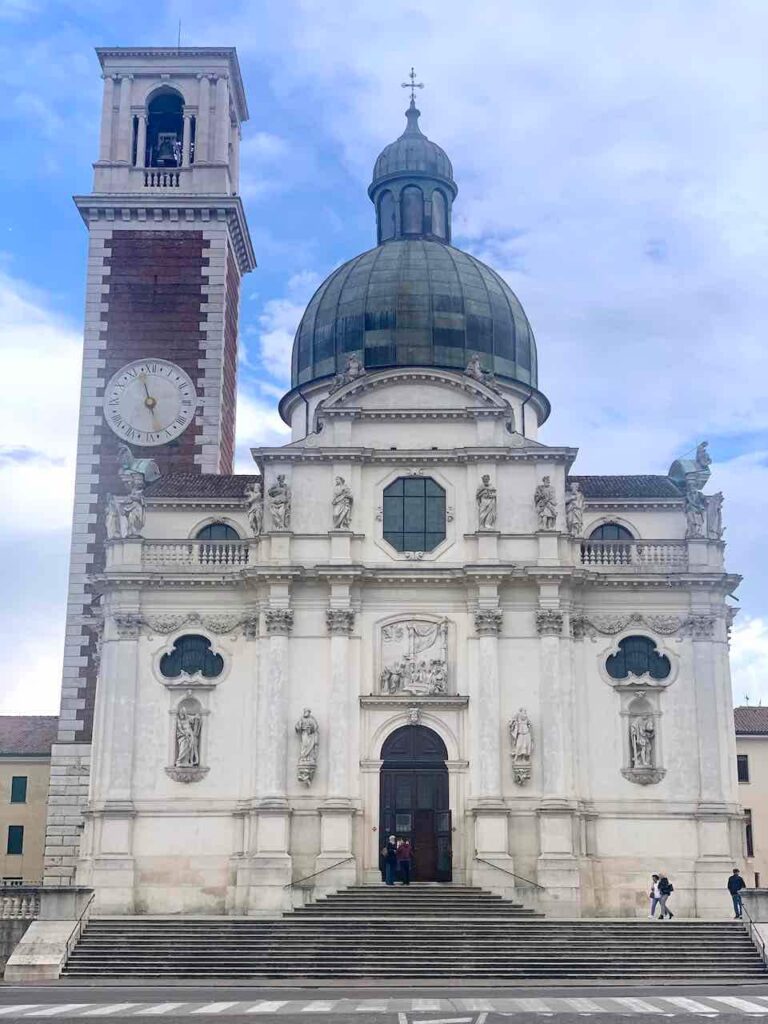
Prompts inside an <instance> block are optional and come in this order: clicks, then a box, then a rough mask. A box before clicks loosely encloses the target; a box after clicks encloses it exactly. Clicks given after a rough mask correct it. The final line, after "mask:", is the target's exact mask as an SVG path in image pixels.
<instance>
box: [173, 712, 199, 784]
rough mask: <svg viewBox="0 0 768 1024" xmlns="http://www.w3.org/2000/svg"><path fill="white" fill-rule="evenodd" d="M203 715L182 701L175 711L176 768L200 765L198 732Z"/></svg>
mask: <svg viewBox="0 0 768 1024" xmlns="http://www.w3.org/2000/svg"><path fill="white" fill-rule="evenodd" d="M202 724H203V716H202V715H201V714H200V712H199V711H197V710H193V709H192V708H190V707H187V706H185V704H184V703H182V704H181V705H180V706H179V710H178V711H177V712H176V758H175V760H174V766H175V767H176V768H198V767H199V765H200V732H201V729H202Z"/></svg>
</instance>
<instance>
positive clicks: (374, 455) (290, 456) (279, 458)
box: [251, 445, 577, 467]
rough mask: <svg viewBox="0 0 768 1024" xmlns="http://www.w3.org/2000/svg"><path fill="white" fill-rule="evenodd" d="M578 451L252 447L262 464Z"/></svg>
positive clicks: (480, 458) (564, 460) (384, 462)
mask: <svg viewBox="0 0 768 1024" xmlns="http://www.w3.org/2000/svg"><path fill="white" fill-rule="evenodd" d="M576 454H577V449H576V448H565V447H562V448H547V447H544V446H542V447H536V448H534V447H529V446H527V445H526V446H525V447H521V448H515V447H512V446H508V447H499V446H497V445H487V446H483V447H467V448H443V449H438V450H437V451H433V450H432V449H427V448H399V449H396V450H392V449H386V450H382V449H378V448H357V447H355V448H343V447H338V448H335V447H322V448H321V447H314V448H309V447H301V448H299V447H296V448H293V447H291V448H287V447H286V448H252V449H251V455H252V456H253V458H254V461H255V462H256V464H257V465H258V466H259V467H261V466H262V465H263V464H265V463H273V462H274V463H286V462H294V463H300V462H353V463H366V464H371V465H381V466H413V465H418V466H439V465H446V464H456V465H466V464H468V463H474V462H486V463H498V462H533V463H538V462H553V463H561V464H565V465H569V464H570V463H571V462H572V461H573V460H574V459H575V458H576Z"/></svg>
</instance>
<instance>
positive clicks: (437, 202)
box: [432, 189, 448, 238]
mask: <svg viewBox="0 0 768 1024" xmlns="http://www.w3.org/2000/svg"><path fill="white" fill-rule="evenodd" d="M432 234H433V235H434V236H435V237H436V238H447V237H448V217H447V206H446V202H445V196H444V195H443V193H442V192H439V191H438V190H437V189H435V191H434V192H433V193H432Z"/></svg>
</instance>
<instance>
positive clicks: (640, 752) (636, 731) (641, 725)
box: [629, 715, 656, 768]
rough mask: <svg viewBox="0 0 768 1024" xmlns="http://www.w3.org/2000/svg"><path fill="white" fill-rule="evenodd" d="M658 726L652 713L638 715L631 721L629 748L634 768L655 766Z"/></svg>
mask: <svg viewBox="0 0 768 1024" xmlns="http://www.w3.org/2000/svg"><path fill="white" fill-rule="evenodd" d="M655 736H656V727H655V724H654V721H653V716H652V715H636V716H635V717H633V718H632V719H630V723H629V750H630V760H631V764H632V767H633V768H653V767H654V751H653V747H654V740H655Z"/></svg>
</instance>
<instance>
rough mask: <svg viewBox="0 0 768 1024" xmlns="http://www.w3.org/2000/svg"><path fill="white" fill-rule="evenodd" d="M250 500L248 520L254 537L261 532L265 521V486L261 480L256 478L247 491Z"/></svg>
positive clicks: (246, 495)
mask: <svg viewBox="0 0 768 1024" xmlns="http://www.w3.org/2000/svg"><path fill="white" fill-rule="evenodd" d="M245 497H246V500H247V502H248V513H247V514H248V522H249V524H250V527H251V531H252V533H253V536H254V537H258V536H260V534H261V528H262V525H263V523H264V488H263V486H262V481H261V480H254V482H253V483H252V484H251V486H250V487H249V488H248V490H247V491H246V492H245Z"/></svg>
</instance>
